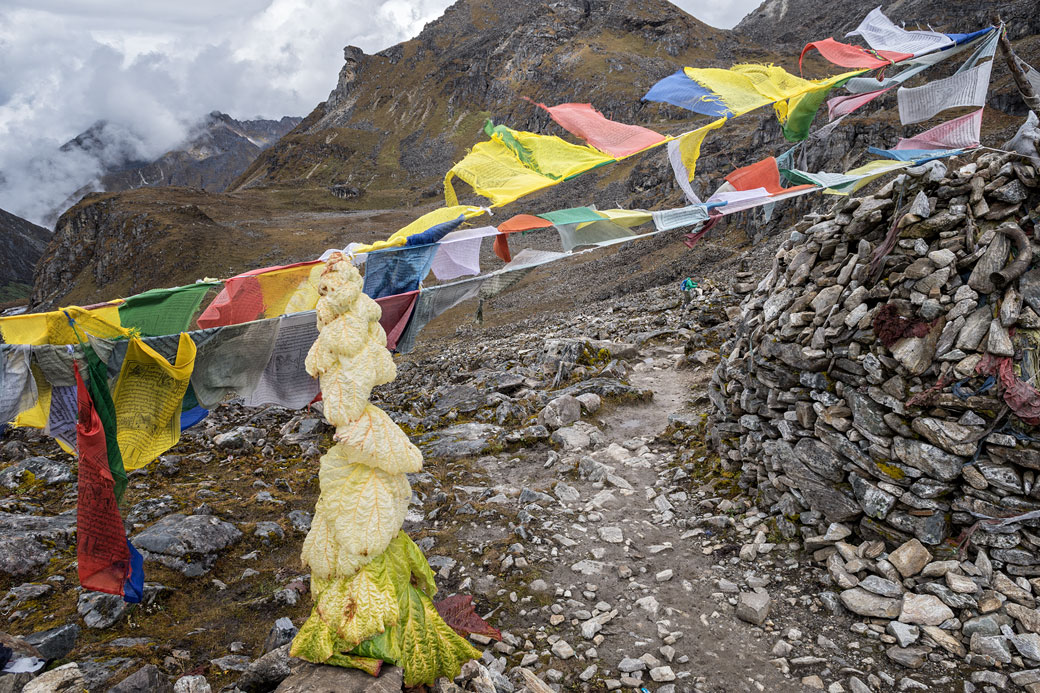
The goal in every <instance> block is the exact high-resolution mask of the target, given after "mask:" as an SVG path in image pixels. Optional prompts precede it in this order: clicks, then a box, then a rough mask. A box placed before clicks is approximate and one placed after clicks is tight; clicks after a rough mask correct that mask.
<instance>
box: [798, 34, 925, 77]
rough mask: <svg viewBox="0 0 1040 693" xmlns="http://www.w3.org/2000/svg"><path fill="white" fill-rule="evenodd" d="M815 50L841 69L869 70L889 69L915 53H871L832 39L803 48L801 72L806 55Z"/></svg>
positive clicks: (800, 58)
mask: <svg viewBox="0 0 1040 693" xmlns="http://www.w3.org/2000/svg"><path fill="white" fill-rule="evenodd" d="M813 48H815V49H816V50H818V51H819V52H820V55H822V56H823V57H824V58H826V59H827V62H830V63H833V64H835V65H839V66H841V67H861V68H866V69H868V70H876V69H878V68H881V67H887V66H889V65H894V64H895V63H898V62H901V61H903V60H909V59H910V58H912V57H914V54H913V53H902V52H898V51H881V50H874V51H869V50H867V49H865V48H860V47H859V46H853V45H850V44H848V43H841V42H840V41H835V40H834V39H832V38H825V39H823V40H821V41H813V42H812V43H807V44H805V47H804V48H802V54H801V55H799V56H798V69H799V70H801V69H802V61H803V60H804V59H805V54H806V53H808V52H809V51H811V50H812V49H813Z"/></svg>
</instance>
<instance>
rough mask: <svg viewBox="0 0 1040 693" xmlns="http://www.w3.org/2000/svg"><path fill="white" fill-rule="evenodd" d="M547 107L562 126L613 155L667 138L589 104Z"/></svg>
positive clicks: (631, 150) (634, 150)
mask: <svg viewBox="0 0 1040 693" xmlns="http://www.w3.org/2000/svg"><path fill="white" fill-rule="evenodd" d="M535 105H536V106H538V107H540V108H543V109H545V110H546V111H547V112H548V113H549V115H550V116H551V117H552V119H553V120H555V121H556V122H557V123H558V124H559V125H560V127H562V128H563V129H564V130H566V131H567V132H569V133H571V134H573V135H576V136H577V137H580V138H581V139H583V140H585V141H586V142H588V143H589V144H590V145H591V146H593V147H595V148H596V149H598V150H600V151H601V152H606V153H607V154H610V155H611V156H613V157H617V158H622V157H626V156H631V155H632V154H635V153H636V152H640V151H642V150H644V149H647V148H649V147H653V146H655V145H658V144H661V143H662V142H664V141H665V140H667V139H668V138H667V137H665V136H664V135H661V134H659V133H656V132H654V131H653V130H648V129H646V128H644V127H639V126H638V125H626V124H625V123H619V122H617V121H614V120H609V119H608V118H606V117H604V115H603V114H602V113H600V112H599V111H597V110H596V109H595V108H593V107H592V104H588V103H562V104H559V105H558V106H546V105H545V104H544V103H535Z"/></svg>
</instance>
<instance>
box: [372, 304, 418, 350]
mask: <svg viewBox="0 0 1040 693" xmlns="http://www.w3.org/2000/svg"><path fill="white" fill-rule="evenodd" d="M418 298H419V291H418V290H415V291H409V292H408V293H405V294H399V295H397V296H387V297H386V298H380V299H378V300H376V304H377V305H378V306H379V309H380V311H382V312H381V313H380V318H379V324H380V326H381V327H382V328H383V332H385V333H386V348H387V349H389V350H390V351H394V350H395V349H397V341H398V340H399V339H400V338H401V333H402V332H404V328H405V327H406V326H407V325H408V318H410V317H411V315H412V310H413V309H414V308H415V302H416V300H418Z"/></svg>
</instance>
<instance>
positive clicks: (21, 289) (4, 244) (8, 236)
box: [0, 209, 51, 303]
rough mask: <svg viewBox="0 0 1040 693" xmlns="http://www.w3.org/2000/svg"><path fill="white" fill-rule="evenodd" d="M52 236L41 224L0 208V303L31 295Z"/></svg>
mask: <svg viewBox="0 0 1040 693" xmlns="http://www.w3.org/2000/svg"><path fill="white" fill-rule="evenodd" d="M50 238H51V232H50V231H48V230H47V229H45V228H43V227H42V226H37V225H36V224H34V223H32V222H31V221H29V220H28V219H22V218H21V217H19V216H17V215H14V214H11V213H10V212H7V211H4V210H2V209H0V257H3V258H4V263H3V266H2V268H0V303H4V302H7V301H12V300H16V299H24V298H27V297H28V296H29V292H30V291H31V289H32V282H33V270H34V269H35V268H36V263H37V262H38V261H39V259H40V256H42V255H43V253H44V251H45V250H46V249H47V244H48V243H49V242H50Z"/></svg>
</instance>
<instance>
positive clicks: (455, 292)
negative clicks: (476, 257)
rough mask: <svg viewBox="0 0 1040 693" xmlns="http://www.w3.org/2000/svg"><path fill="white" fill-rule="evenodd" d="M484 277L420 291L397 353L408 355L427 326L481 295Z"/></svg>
mask: <svg viewBox="0 0 1040 693" xmlns="http://www.w3.org/2000/svg"><path fill="white" fill-rule="evenodd" d="M483 283H484V278H483V277H474V278H472V279H464V280H462V281H459V282H454V283H451V284H441V285H440V286H433V287H430V288H423V289H421V290H420V291H419V296H418V298H417V299H416V302H415V307H414V308H413V309H412V315H411V319H410V320H409V321H408V325H407V327H405V329H404V330H403V331H402V333H401V336H400V338H399V339H398V340H397V351H398V353H401V354H407V353H409V352H410V351H411V350H412V349H414V348H415V340H416V339H417V338H418V336H419V332H421V331H422V329H423V328H424V327H426V324H427V323H429V322H430V321H431V320H433V319H434V318H436V317H437V316H438V315H440V314H441V313H444V312H445V311H448V310H450V309H452V308H454V307H455V306H457V305H458V304H460V303H462V302H463V301H468V300H470V299H472V298H476V297H477V295H478V294H479V293H480V286H481V284H483Z"/></svg>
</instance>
